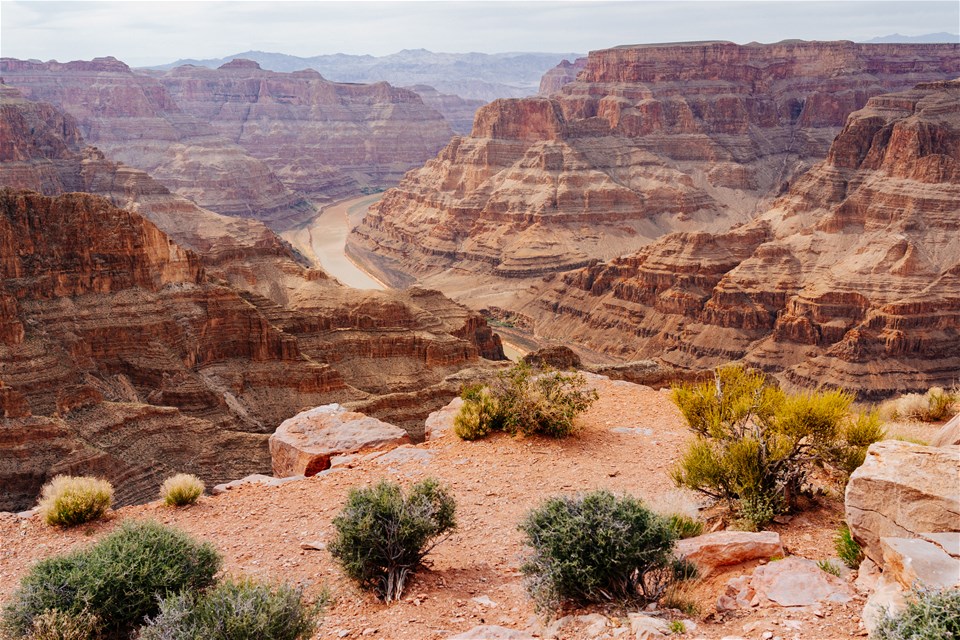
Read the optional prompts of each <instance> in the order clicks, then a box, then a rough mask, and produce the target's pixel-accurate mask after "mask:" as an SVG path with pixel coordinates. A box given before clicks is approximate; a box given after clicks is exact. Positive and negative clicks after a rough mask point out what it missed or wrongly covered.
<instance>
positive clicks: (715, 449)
mask: <svg viewBox="0 0 960 640" xmlns="http://www.w3.org/2000/svg"><path fill="white" fill-rule="evenodd" d="M672 397H673V400H674V402H675V403H676V405H677V406H678V407H679V408H680V411H681V413H682V414H683V416H684V418H685V419H686V421H687V423H688V424H689V425H690V427H691V429H693V431H694V432H695V433H696V435H697V439H696V441H695V442H693V443H692V444H691V445H690V447H689V448H688V449H687V451H686V452H685V453H684V454H683V457H682V458H681V460H680V462H679V464H678V465H677V466H676V468H675V470H674V473H673V477H674V480H675V481H676V483H677V484H678V486H683V487H687V488H690V489H695V490H697V491H700V492H702V493H704V494H706V495H709V496H712V497H715V498H722V499H725V500H728V501H730V502H731V503H733V504H734V505H736V508H737V510H738V511H739V512H740V515H741V517H743V518H745V519H746V520H748V521H749V522H750V523H752V524H753V525H756V526H762V525H763V524H765V523H766V522H768V521H769V520H770V519H772V518H773V517H774V516H775V515H776V514H778V513H782V512H785V511H787V510H789V509H791V508H792V507H793V506H794V504H795V499H796V497H797V496H798V494H800V493H801V492H803V491H804V490H805V489H807V480H808V477H809V474H810V472H811V471H812V470H813V468H814V467H815V466H816V465H826V466H831V467H833V468H835V469H837V470H838V471H839V472H842V473H844V474H849V473H852V472H853V470H854V469H856V468H857V466H859V465H860V464H861V463H862V462H863V460H864V457H865V455H866V450H867V447H869V445H870V444H872V443H873V442H876V441H877V440H880V439H881V438H882V437H883V435H884V433H883V429H882V428H881V426H880V418H879V415H878V414H877V413H876V412H861V413H859V414H853V413H852V412H851V411H850V408H851V405H852V403H853V399H854V398H853V395H852V394H849V393H847V392H844V391H841V390H827V391H813V392H804V393H796V394H787V393H785V392H783V391H782V390H780V389H779V388H777V387H776V386H775V385H773V384H771V383H770V382H769V381H768V380H767V378H766V376H765V375H764V374H763V373H762V372H759V371H754V370H749V369H746V368H744V367H741V366H727V367H721V368H720V369H718V370H717V371H716V373H715V377H714V380H713V381H710V382H703V383H699V384H685V385H680V386H677V387H674V389H673V395H672Z"/></svg>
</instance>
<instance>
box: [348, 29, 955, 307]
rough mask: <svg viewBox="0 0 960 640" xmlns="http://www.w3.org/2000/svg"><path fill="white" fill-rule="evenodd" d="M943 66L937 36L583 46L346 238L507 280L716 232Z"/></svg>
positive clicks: (751, 212) (365, 257)
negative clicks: (860, 117) (542, 92)
mask: <svg viewBox="0 0 960 640" xmlns="http://www.w3.org/2000/svg"><path fill="white" fill-rule="evenodd" d="M571 67H573V68H575V65H573V64H571V65H569V66H568V67H564V68H563V69H561V71H560V72H558V74H559V75H563V74H565V73H566V74H567V75H568V76H569V72H570V68H571ZM958 74H960V46H958V45H951V44H932V45H882V44H877V45H861V44H854V43H852V42H801V41H785V42H781V43H777V44H770V45H761V44H750V45H736V44H733V43H729V42H707V43H680V44H673V45H642V46H627V47H618V48H613V49H606V50H601V51H594V52H592V53H591V54H590V55H589V57H588V58H587V60H586V62H585V63H584V66H583V69H582V71H580V72H579V73H578V75H577V76H576V79H575V80H573V81H571V82H567V83H566V84H562V83H559V82H558V84H560V85H561V86H559V92H558V93H554V94H552V95H549V96H546V97H544V96H540V97H535V98H526V99H510V100H497V101H495V102H493V103H491V104H489V105H487V106H485V107H483V108H481V109H480V110H479V111H478V112H477V116H476V119H475V122H474V126H473V130H472V133H471V135H470V136H467V137H457V138H454V139H453V140H452V141H451V143H450V144H449V145H448V146H447V147H446V148H444V149H443V150H442V151H441V152H440V153H439V154H438V155H437V156H436V157H435V158H433V159H432V160H430V161H428V162H427V163H426V165H424V167H423V168H422V169H419V170H417V171H413V172H411V173H409V174H407V176H406V177H405V178H404V179H403V181H401V183H400V184H399V185H398V186H397V187H396V188H394V189H391V190H390V191H388V192H387V193H386V194H385V195H384V198H383V200H381V202H380V203H379V204H378V205H377V206H376V207H373V208H372V209H371V210H370V212H369V214H368V215H367V217H366V218H365V220H364V221H363V223H362V224H361V225H360V226H359V227H358V228H357V229H356V230H355V232H354V233H353V234H352V236H351V238H350V241H349V247H348V248H349V250H350V252H351V254H352V255H354V256H355V257H356V258H357V259H359V260H362V261H364V262H371V263H376V264H378V265H381V266H382V268H381V273H380V274H379V275H380V276H382V279H386V280H387V281H390V280H389V278H390V277H391V272H393V273H394V274H405V275H408V276H413V277H415V278H420V279H427V280H426V281H430V278H431V277H434V276H436V275H437V274H440V273H443V272H444V271H449V274H450V275H451V277H456V275H457V274H460V273H464V272H465V273H469V274H481V275H489V276H492V277H495V278H502V279H511V278H513V279H517V278H536V277H542V276H544V275H546V274H550V273H557V272H560V271H564V270H569V269H572V268H578V267H583V266H586V265H587V264H589V263H590V262H591V261H592V260H609V259H612V258H614V257H616V256H619V255H624V254H628V253H631V252H633V251H636V250H637V249H639V248H640V247H642V246H644V245H646V244H648V243H649V242H651V241H652V240H655V239H656V238H659V237H660V236H663V235H665V234H667V233H670V232H673V231H690V232H692V231H711V232H714V231H725V230H727V229H729V228H730V227H731V226H733V225H734V224H738V223H745V222H748V221H749V220H751V219H753V218H754V217H756V216H757V215H758V214H760V213H762V212H763V211H764V210H765V209H766V208H768V207H769V205H770V203H771V202H772V201H773V199H774V198H776V197H777V196H779V195H782V193H783V192H785V191H786V190H787V189H788V188H789V185H790V184H791V183H792V181H793V180H794V179H795V178H796V176H798V175H800V174H801V173H802V172H804V171H805V170H806V169H807V168H809V167H810V166H811V165H812V164H813V163H814V162H816V161H818V160H821V159H822V158H823V157H825V156H826V153H827V150H828V148H829V146H830V142H831V140H832V139H833V137H834V136H835V135H836V134H837V133H838V132H839V131H840V129H841V127H842V126H843V124H844V120H845V118H846V117H847V115H849V114H850V113H851V112H853V111H854V110H856V109H859V108H861V107H863V106H864V104H865V103H866V101H867V100H868V99H869V98H870V97H872V96H875V95H879V94H881V93H886V92H889V91H897V90H905V89H909V88H912V87H913V86H914V85H916V84H917V83H919V82H925V81H936V80H948V79H952V78H954V77H956V76H957V75H958ZM555 75H556V74H555ZM547 86H548V88H549V87H550V86H553V85H551V84H550V83H549V82H548V83H547ZM394 277H395V280H394V281H395V282H398V283H399V282H402V281H403V278H402V277H401V276H394ZM438 282H439V280H438ZM504 286H507V287H509V286H511V285H510V284H506V285H504ZM516 286H518V287H519V286H520V285H516ZM449 290H451V291H452V290H453V288H452V287H451V288H450V289H449Z"/></svg>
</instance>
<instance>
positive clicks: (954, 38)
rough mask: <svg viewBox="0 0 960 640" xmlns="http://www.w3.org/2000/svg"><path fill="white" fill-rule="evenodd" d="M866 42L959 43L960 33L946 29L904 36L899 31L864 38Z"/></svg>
mask: <svg viewBox="0 0 960 640" xmlns="http://www.w3.org/2000/svg"><path fill="white" fill-rule="evenodd" d="M864 42H865V43H867V44H884V43H911V42H914V43H918V44H926V43H934V42H952V43H960V34H956V33H947V32H946V31H941V32H939V33H925V34H923V35H919V36H905V35H903V34H900V33H891V34H890V35H887V36H878V37H876V38H871V39H869V40H864Z"/></svg>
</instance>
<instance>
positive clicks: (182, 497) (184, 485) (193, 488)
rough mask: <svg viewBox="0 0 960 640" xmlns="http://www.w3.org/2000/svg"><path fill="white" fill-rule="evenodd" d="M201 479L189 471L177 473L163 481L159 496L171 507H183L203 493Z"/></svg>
mask: <svg viewBox="0 0 960 640" xmlns="http://www.w3.org/2000/svg"><path fill="white" fill-rule="evenodd" d="M204 489H205V487H204V484H203V480H201V479H200V478H198V477H197V476H194V475H190V474H189V473H178V474H177V475H175V476H170V477H169V478H167V479H166V480H164V481H163V484H162V485H161V486H160V498H161V499H162V500H163V502H164V504H166V505H167V506H171V507H184V506H186V505H188V504H193V503H195V502H196V501H197V500H198V499H199V498H200V496H202V495H203V490H204Z"/></svg>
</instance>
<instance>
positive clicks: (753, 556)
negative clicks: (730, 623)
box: [675, 531, 785, 577]
mask: <svg viewBox="0 0 960 640" xmlns="http://www.w3.org/2000/svg"><path fill="white" fill-rule="evenodd" d="M675 551H676V554H677V555H678V556H681V557H684V558H686V559H687V560H689V561H690V562H692V563H694V564H695V565H697V569H698V570H699V572H700V575H701V576H702V577H706V576H708V575H710V574H711V573H713V572H714V570H716V569H717V568H718V567H725V566H729V565H735V564H742V563H744V562H750V561H751V560H765V559H768V558H771V557H773V556H783V555H785V554H784V551H783V545H781V544H780V534H779V533H777V532H775V531H759V532H751V531H716V532H714V533H706V534H704V535H702V536H696V537H695V538H687V539H685V540H679V541H677V545H676V547H675Z"/></svg>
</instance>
